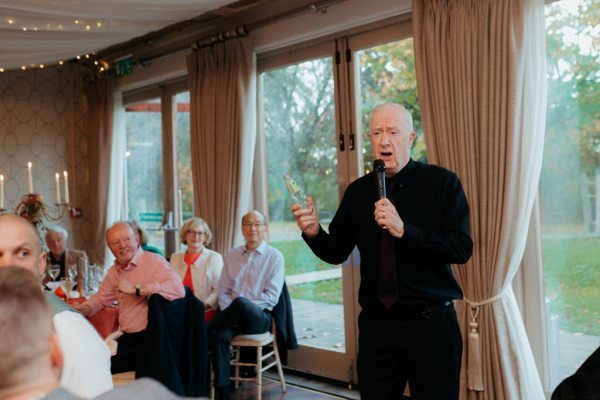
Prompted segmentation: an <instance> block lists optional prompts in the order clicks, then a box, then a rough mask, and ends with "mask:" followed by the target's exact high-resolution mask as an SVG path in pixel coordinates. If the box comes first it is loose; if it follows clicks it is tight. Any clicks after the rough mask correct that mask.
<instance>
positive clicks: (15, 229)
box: [0, 214, 113, 398]
mask: <svg viewBox="0 0 600 400" xmlns="http://www.w3.org/2000/svg"><path fill="white" fill-rule="evenodd" d="M11 265H12V266H18V267H21V268H24V269H27V270H29V271H30V272H32V273H34V274H35V276H37V277H38V290H39V288H41V281H40V279H39V277H40V276H41V274H43V273H44V270H45V268H46V257H45V255H44V254H43V253H42V249H41V246H40V240H39V236H38V233H37V230H36V229H35V227H34V226H33V225H32V224H31V223H30V222H28V221H27V220H25V219H23V218H21V217H19V216H16V215H12V214H4V215H0V270H1V269H3V268H2V267H6V266H11ZM43 294H44V295H45V297H46V298H47V300H48V303H49V304H50V305H51V312H52V315H53V317H52V319H53V322H54V327H55V329H56V334H57V336H58V340H59V342H60V346H61V348H62V353H63V355H62V358H63V367H62V374H61V375H60V386H62V387H64V388H66V389H68V390H69V391H70V392H72V393H73V394H76V395H78V396H82V397H86V398H91V397H94V396H97V395H99V394H100V393H102V392H105V391H107V390H109V389H111V388H112V387H113V384H112V376H111V373H110V352H109V350H108V347H107V346H106V344H105V343H104V341H103V340H102V338H101V337H100V336H99V335H98V333H97V332H96V330H95V329H94V327H93V326H92V325H91V324H90V323H89V322H88V321H87V320H86V319H85V318H83V317H82V316H81V314H79V313H77V312H75V310H73V309H72V308H70V307H69V306H68V305H67V304H65V303H64V302H63V301H62V300H61V299H59V298H58V297H56V296H55V295H54V294H53V293H52V292H49V291H44V293H43ZM32 329H33V328H32ZM33 332H35V331H33ZM0 341H4V336H2V337H0ZM3 362H4V361H3V359H2V358H1V357H0V363H3ZM0 398H2V396H0Z"/></svg>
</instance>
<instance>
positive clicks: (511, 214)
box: [413, 0, 546, 400]
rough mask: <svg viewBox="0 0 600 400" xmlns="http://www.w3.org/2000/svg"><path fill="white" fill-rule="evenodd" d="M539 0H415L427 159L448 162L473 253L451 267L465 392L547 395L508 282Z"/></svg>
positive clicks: (540, 41) (541, 58)
mask: <svg viewBox="0 0 600 400" xmlns="http://www.w3.org/2000/svg"><path fill="white" fill-rule="evenodd" d="M543 7H544V4H543V1H542V0H452V1H450V0H413V29H414V43H415V62H416V69H417V81H418V82H419V100H420V106H421V115H422V122H423V130H424V135H425V140H426V143H427V155H428V159H429V161H430V162H431V163H433V164H438V165H442V166H444V167H447V168H449V169H451V170H453V171H455V172H456V173H457V174H458V175H459V177H460V178H461V181H462V182H463V185H464V188H465V192H466V193H467V197H468V199H469V204H470V206H471V228H472V234H473V241H474V249H473V256H472V258H471V260H470V261H469V262H468V263H467V264H466V265H464V266H455V273H456V275H457V278H458V280H459V281H460V283H461V286H462V288H463V292H464V295H465V301H464V302H461V303H459V304H458V307H457V311H458V313H459V322H460V324H461V328H462V332H463V341H464V344H465V346H464V351H463V359H462V371H461V393H460V397H461V399H467V398H468V399H489V400H492V399H493V400H501V399H510V400H513V399H524V400H525V399H526V400H530V399H544V392H543V389H542V385H541V382H540V379H539V375H538V373H537V369H536V366H535V363H534V360H533V355H532V352H531V348H530V346H529V342H528V339H527V335H526V332H525V329H524V325H523V321H522V319H521V315H520V313H519V309H518V307H517V303H516V300H515V296H514V294H513V292H512V288H511V282H512V279H513V277H514V276H515V274H516V272H517V270H518V267H519V265H520V262H521V259H522V256H523V251H524V247H525V241H526V237H527V229H528V224H529V220H530V215H531V211H532V209H533V204H534V199H535V195H536V192H537V182H538V180H539V175H540V170H541V156H542V146H543V136H544V120H545V99H546V81H545V79H546V74H545V54H544V13H543Z"/></svg>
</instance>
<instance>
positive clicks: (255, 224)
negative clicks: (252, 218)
mask: <svg viewBox="0 0 600 400" xmlns="http://www.w3.org/2000/svg"><path fill="white" fill-rule="evenodd" d="M242 225H243V226H245V227H246V228H259V227H261V226H264V225H265V224H263V223H262V222H244V223H242Z"/></svg>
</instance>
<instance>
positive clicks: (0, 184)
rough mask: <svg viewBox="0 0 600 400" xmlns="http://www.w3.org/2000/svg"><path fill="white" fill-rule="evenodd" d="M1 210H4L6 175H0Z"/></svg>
mask: <svg viewBox="0 0 600 400" xmlns="http://www.w3.org/2000/svg"><path fill="white" fill-rule="evenodd" d="M0 209H2V210H3V209H4V175H1V174H0Z"/></svg>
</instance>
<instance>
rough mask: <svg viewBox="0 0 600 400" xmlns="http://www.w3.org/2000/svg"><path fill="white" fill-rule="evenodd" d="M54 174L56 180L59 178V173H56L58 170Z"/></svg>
mask: <svg viewBox="0 0 600 400" xmlns="http://www.w3.org/2000/svg"><path fill="white" fill-rule="evenodd" d="M54 176H56V180H59V179H60V175H59V174H58V172H57V173H56V174H55V175H54Z"/></svg>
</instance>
